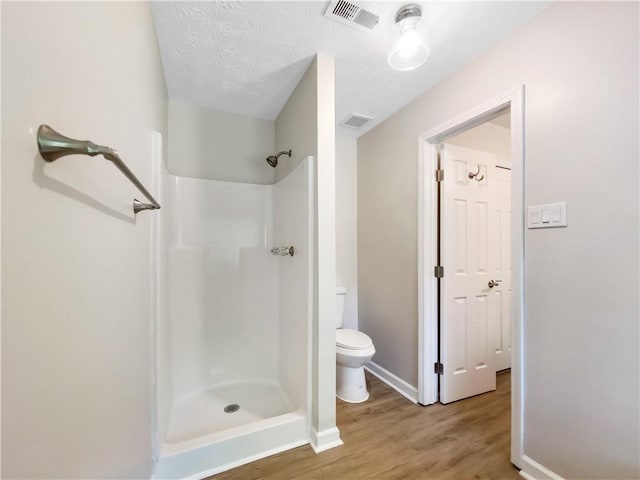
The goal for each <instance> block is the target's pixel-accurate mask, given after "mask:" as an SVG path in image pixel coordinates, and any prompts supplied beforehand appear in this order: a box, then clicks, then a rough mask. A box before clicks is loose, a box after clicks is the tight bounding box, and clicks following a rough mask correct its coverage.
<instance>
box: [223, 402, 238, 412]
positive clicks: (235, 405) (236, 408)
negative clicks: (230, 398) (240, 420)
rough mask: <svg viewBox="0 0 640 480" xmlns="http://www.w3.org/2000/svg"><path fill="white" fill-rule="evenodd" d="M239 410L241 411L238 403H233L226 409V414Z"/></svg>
mask: <svg viewBox="0 0 640 480" xmlns="http://www.w3.org/2000/svg"><path fill="white" fill-rule="evenodd" d="M238 410H240V405H238V404H237V403H232V404H230V405H227V406H226V407H224V413H234V412H237V411H238Z"/></svg>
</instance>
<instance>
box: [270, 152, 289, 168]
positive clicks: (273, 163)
mask: <svg viewBox="0 0 640 480" xmlns="http://www.w3.org/2000/svg"><path fill="white" fill-rule="evenodd" d="M280 155H288V156H289V157H290V156H291V150H283V151H281V152H278V153H277V154H276V155H269V156H268V157H267V163H268V164H269V165H271V166H272V167H273V168H276V167H277V166H278V158H280Z"/></svg>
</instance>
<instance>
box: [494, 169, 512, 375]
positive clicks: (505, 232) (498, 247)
mask: <svg viewBox="0 0 640 480" xmlns="http://www.w3.org/2000/svg"><path fill="white" fill-rule="evenodd" d="M494 176H495V179H496V180H495V184H496V189H495V198H496V201H495V204H494V206H495V210H494V211H493V219H492V222H491V230H492V235H491V238H492V241H491V249H490V252H491V256H492V257H493V258H492V259H491V261H490V264H491V266H492V267H493V270H492V271H491V274H492V275H491V278H492V279H493V280H496V281H498V285H496V286H495V287H493V288H492V289H491V292H490V295H489V305H490V318H491V321H490V323H489V326H490V332H489V339H490V342H491V351H492V352H493V354H494V356H495V361H494V364H495V367H496V370H497V371H500V370H505V369H507V368H511V170H509V169H506V168H503V167H496V169H495V173H494ZM494 232H495V233H494Z"/></svg>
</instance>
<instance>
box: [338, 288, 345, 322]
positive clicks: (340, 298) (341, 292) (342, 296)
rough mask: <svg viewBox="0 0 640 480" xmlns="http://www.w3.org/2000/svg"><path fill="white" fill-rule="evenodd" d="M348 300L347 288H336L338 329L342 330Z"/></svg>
mask: <svg viewBox="0 0 640 480" xmlns="http://www.w3.org/2000/svg"><path fill="white" fill-rule="evenodd" d="M346 298H347V287H336V328H342V322H343V319H344V302H345V300H346Z"/></svg>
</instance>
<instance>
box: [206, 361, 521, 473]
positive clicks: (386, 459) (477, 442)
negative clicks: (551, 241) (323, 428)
mask: <svg viewBox="0 0 640 480" xmlns="http://www.w3.org/2000/svg"><path fill="white" fill-rule="evenodd" d="M367 382H368V384H369V391H370V395H371V396H370V399H369V401H367V402H365V403H362V404H347V403H344V402H342V401H340V400H338V406H337V417H338V418H337V423H338V427H339V428H340V432H341V436H342V440H343V441H344V442H345V444H344V445H343V446H341V447H338V448H334V449H332V450H329V451H326V452H323V453H321V454H319V455H316V454H315V453H314V452H313V451H312V450H311V448H310V447H309V446H303V447H300V448H296V449H294V450H290V451H288V452H285V453H282V454H280V455H275V456H272V457H269V458H266V459H264V460H259V461H256V462H253V463H250V464H247V465H244V466H242V467H239V468H236V469H233V470H230V471H228V472H223V473H221V474H219V475H217V476H214V477H210V478H211V479H214V478H215V479H216V480H222V479H224V480H236V479H238V480H240V479H242V480H248V479H255V480H257V479H265V480H267V479H269V480H290V479H318V480H321V479H327V478H331V479H347V480H352V479H354V480H355V479H363V478H371V479H373V478H375V479H384V480H386V479H401V478H402V479H420V480H422V479H517V478H520V477H519V475H518V470H517V469H516V468H515V467H514V466H513V465H511V463H510V461H509V443H510V436H509V430H510V413H511V409H510V395H511V373H510V372H509V371H506V372H504V373H499V374H498V376H497V390H496V391H495V392H489V393H486V394H484V395H479V396H477V397H472V398H469V399H466V400H462V401H459V402H456V403H452V404H449V405H441V404H437V405H432V406H429V407H421V406H418V405H414V404H412V403H410V402H408V401H407V400H406V399H404V398H403V397H401V396H400V395H399V394H398V393H396V392H395V391H394V390H392V389H391V388H389V387H388V386H387V385H385V384H384V383H382V382H381V381H379V380H378V379H377V378H375V377H373V376H372V375H369V374H367Z"/></svg>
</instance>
